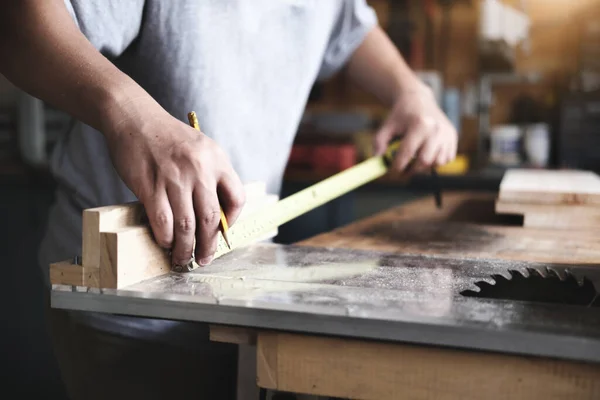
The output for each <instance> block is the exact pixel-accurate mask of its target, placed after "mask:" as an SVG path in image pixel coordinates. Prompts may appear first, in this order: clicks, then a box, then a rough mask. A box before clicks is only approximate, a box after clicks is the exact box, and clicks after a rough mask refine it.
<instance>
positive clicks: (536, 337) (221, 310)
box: [51, 247, 600, 363]
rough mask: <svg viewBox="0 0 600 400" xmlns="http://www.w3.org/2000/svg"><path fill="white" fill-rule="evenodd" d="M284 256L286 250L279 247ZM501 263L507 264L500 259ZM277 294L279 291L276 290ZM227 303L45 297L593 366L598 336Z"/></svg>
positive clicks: (125, 296)
mask: <svg viewBox="0 0 600 400" xmlns="http://www.w3.org/2000/svg"><path fill="white" fill-rule="evenodd" d="M285 251H290V250H289V249H288V248H287V247H286V250H285ZM238 254H239V253H238ZM357 254H360V252H357V251H353V252H352V256H354V255H357ZM384 256H385V255H384ZM389 257H395V258H401V259H410V256H398V255H396V256H389ZM419 257H421V258H423V256H419ZM412 258H413V259H416V258H417V256H412ZM425 258H427V257H425ZM431 258H432V259H436V258H437V261H435V262H438V263H439V261H440V260H442V261H444V260H445V261H447V262H448V263H452V262H462V261H460V260H458V261H456V260H451V259H443V258H440V257H431ZM236 262H239V261H236ZM477 262H478V263H479V265H482V263H485V262H486V261H485V260H479V259H478V260H477ZM487 262H489V263H490V265H492V264H493V265H496V264H502V263H503V262H499V261H498V260H488V261H487ZM504 264H506V265H509V263H506V262H504ZM520 264H523V265H538V266H541V265H546V264H539V263H521V262H519V263H516V264H514V263H513V264H512V265H520ZM407 269H408V268H407ZM207 276H208V275H207ZM210 276H212V275H210ZM150 281H152V280H150ZM281 283H284V282H283V281H282V282H281ZM134 286H136V285H134ZM346 288H348V289H350V290H352V289H357V288H356V287H345V288H344V290H345V289H346ZM367 289H369V290H371V289H373V290H375V291H376V290H377V288H372V287H371V288H367ZM340 290H341V289H340ZM282 291H285V290H283V289H282ZM231 299H232V300H231V301H222V300H221V301H219V299H215V297H214V296H212V297H211V296H205V295H197V294H196V295H188V294H173V293H163V292H143V291H133V289H130V288H125V289H120V290H115V289H93V288H90V289H88V288H82V287H71V286H55V287H53V290H52V293H51V302H52V307H55V308H65V309H70V310H81V311H92V312H101V313H112V314H121V315H130V316H139V317H148V318H161V319H169V320H181V321H197V322H204V323H214V324H225V325H236V326H242V327H249V328H259V329H260V328H262V329H272V330H283V331H291V332H298V333H305V334H320V335H333V336H341V337H347V338H353V339H370V340H382V341H392V342H400V343H412V344H419V345H426V346H444V347H451V348H459V349H466V350H477V351H489V352H500V353H509V354H520V355H525V356H538V357H550V358H559V359H567V360H573V361H583V362H594V363H600V335H597V333H598V328H597V326H596V325H595V324H594V326H593V327H590V328H591V330H590V331H589V332H587V333H585V334H582V331H581V327H578V328H577V329H575V327H574V328H573V330H571V329H562V328H561V329H560V330H553V329H547V330H544V329H539V328H536V329H534V330H530V329H526V326H525V327H519V326H514V327H510V325H511V324H514V321H506V323H508V324H509V325H508V326H507V328H506V329H504V328H503V329H490V327H489V326H486V324H480V323H468V324H463V323H453V322H452V321H443V320H442V321H441V322H440V321H439V320H437V319H436V318H433V319H432V318H428V316H427V315H424V316H423V317H421V316H416V317H415V316H412V315H411V316H410V317H409V318H408V319H385V318H383V317H374V318H373V317H369V318H365V317H363V316H361V315H348V314H346V315H344V314H340V313H339V311H338V310H336V309H335V307H333V308H332V307H330V306H327V307H325V306H323V307H321V306H318V305H317V306H315V305H314V304H313V303H310V302H307V303H303V304H298V305H296V304H290V307H289V308H288V305H287V304H285V306H286V308H285V309H282V308H278V307H280V304H279V303H276V302H275V303H269V304H267V303H265V302H264V300H263V299H260V298H258V299H257V300H252V301H250V302H248V301H243V302H242V301H240V300H239V299H234V298H233V297H231ZM460 299H461V301H476V302H478V304H483V305H484V306H488V305H489V307H490V309H492V310H493V309H494V307H495V306H496V305H497V304H499V303H495V302H497V300H492V299H477V300H472V299H463V298H462V297H461V298H460ZM261 302H262V303H261ZM249 303H250V304H249ZM238 304H239V305H238ZM472 304H476V303H472ZM267 306H268V307H267ZM535 307H537V306H535ZM535 307H534V309H532V310H533V312H535V313H538V312H539V311H540V310H542V308H539V309H538V308H535ZM554 307H556V312H557V313H558V315H561V314H562V315H567V316H569V315H570V317H569V318H576V319H577V320H580V321H587V320H589V321H592V320H593V321H597V320H598V314H597V313H598V309H589V308H573V307H571V306H564V305H557V306H552V310H554V309H555V308H554ZM536 310H537V311H536ZM530 311H531V310H530ZM473 312H476V310H473ZM553 312H554V311H553ZM400 313H401V311H400ZM568 321H570V319H568ZM467 322H468V321H467ZM563 325H564V324H563ZM570 326H572V325H570ZM563 328H564V327H563ZM578 329H579V330H578Z"/></svg>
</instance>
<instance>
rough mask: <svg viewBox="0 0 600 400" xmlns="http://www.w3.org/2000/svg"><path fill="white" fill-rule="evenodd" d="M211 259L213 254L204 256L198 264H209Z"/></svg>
mask: <svg viewBox="0 0 600 400" xmlns="http://www.w3.org/2000/svg"><path fill="white" fill-rule="evenodd" d="M212 259H213V256H208V257H204V258H203V259H201V260H200V261H199V262H198V264H200V265H202V266H205V265H208V264H210V262H211V261H212Z"/></svg>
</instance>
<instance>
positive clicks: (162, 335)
mask: <svg viewBox="0 0 600 400" xmlns="http://www.w3.org/2000/svg"><path fill="white" fill-rule="evenodd" d="M1 7H2V9H0V72H1V73H2V74H4V75H5V76H6V77H7V78H8V79H9V80H11V81H12V82H13V83H14V84H15V85H17V86H18V87H20V88H22V89H23V90H25V91H27V92H29V93H30V94H32V95H34V96H36V97H38V98H40V99H42V100H44V101H46V102H48V103H50V104H52V105H54V106H56V107H58V108H60V109H62V110H64V111H66V112H68V113H70V114H72V115H73V116H74V118H76V119H77V120H78V121H80V123H79V124H78V125H76V126H75V128H74V129H73V130H72V132H70V134H69V135H68V136H67V137H65V138H64V140H62V141H61V142H60V143H59V144H58V146H57V147H56V149H55V151H54V154H53V158H52V164H51V167H52V173H53V175H54V176H55V177H56V180H57V182H58V188H57V192H56V202H55V204H54V206H53V208H52V210H51V214H50V216H49V221H48V228H47V232H46V235H45V238H44V240H43V243H42V247H41V250H40V262H41V264H42V266H43V267H44V268H47V266H48V264H49V263H51V262H54V261H59V260H63V259H68V258H70V257H72V256H73V255H75V254H80V252H81V249H80V246H81V212H82V210H83V209H85V208H89V207H96V206H101V205H108V204H116V203H123V202H128V201H133V200H136V199H139V200H140V201H141V202H142V203H143V205H144V206H145V208H146V210H147V213H148V215H149V219H150V224H151V228H152V230H153V233H154V235H155V237H156V239H157V242H158V243H159V244H160V245H161V246H164V247H165V248H170V249H171V250H172V255H173V260H172V261H173V263H176V264H186V263H187V262H189V261H190V259H192V257H193V258H195V259H196V261H197V262H198V263H199V264H201V265H206V264H207V263H210V261H211V259H212V255H213V253H214V250H215V246H216V238H217V232H218V224H219V206H222V207H223V209H224V211H225V213H226V215H227V218H228V220H229V221H230V224H234V223H235V219H236V217H237V215H238V214H239V212H240V209H241V207H242V206H243V203H244V194H243V183H245V182H250V181H264V182H266V183H267V185H268V189H269V191H270V192H274V193H277V192H278V190H279V187H280V181H281V177H282V173H283V170H284V167H285V164H286V161H287V158H288V154H289V151H290V148H291V144H292V141H293V139H294V135H295V132H296V129H297V126H298V122H299V120H300V118H301V115H302V113H303V110H304V107H305V104H306V101H307V98H308V95H309V92H310V89H311V87H312V85H313V83H314V82H315V81H316V80H319V79H326V78H328V77H330V76H332V75H333V74H335V73H336V72H338V71H339V70H340V69H341V68H342V67H347V72H348V74H349V76H350V78H351V79H352V80H354V81H355V82H356V83H357V84H359V85H360V86H362V87H364V88H365V89H367V90H368V91H370V92H371V93H373V94H374V95H375V96H377V97H378V98H379V99H380V100H381V101H382V102H383V103H384V104H385V105H387V106H389V107H390V114H389V117H388V118H387V120H386V122H385V123H384V125H383V126H382V127H381V129H380V130H379V132H378V133H377V134H376V136H375V138H374V140H375V145H376V150H377V152H379V153H381V152H382V151H383V149H384V148H385V146H386V144H387V143H388V141H389V140H390V139H391V137H392V136H394V135H396V134H403V135H405V140H404V146H403V148H402V150H401V152H400V153H399V155H398V156H397V158H396V160H395V167H396V168H397V169H398V170H403V169H404V168H405V167H406V166H407V165H408V163H409V161H410V160H412V159H413V158H416V159H417V160H418V163H417V165H418V166H419V167H421V168H427V167H431V166H435V165H441V164H445V163H447V162H448V161H450V160H451V159H452V158H453V157H454V156H455V153H456V142H457V140H456V132H455V131H454V129H453V128H452V126H451V124H450V123H449V121H448V120H447V119H446V117H445V116H444V114H443V113H442V112H441V110H440V109H439V108H438V107H437V104H436V102H435V99H434V97H433V95H432V93H431V92H430V91H429V89H428V88H427V87H425V85H423V84H422V83H421V82H420V81H419V80H418V79H417V78H416V76H415V75H414V74H413V72H412V71H411V70H410V69H409V68H408V67H407V65H406V64H405V62H404V61H403V59H402V57H401V56H400V54H399V53H398V51H397V50H396V49H395V48H394V46H393V45H392V44H391V42H390V41H389V39H388V38H387V36H386V35H385V33H384V32H383V31H382V30H381V28H380V27H378V25H377V21H376V16H375V13H374V12H373V10H372V9H371V8H370V7H369V6H368V5H367V4H366V3H365V1H364V0H252V1H250V0H247V1H242V0H237V1H235V0H202V1H183V0H171V1H167V0H128V1H118V0H113V1H110V0H44V1H39V0H21V1H15V2H5V3H3V5H2V6H1ZM192 110H194V111H196V113H197V115H198V118H199V122H200V127H201V129H202V133H201V134H200V133H198V132H197V131H195V130H194V129H192V128H191V127H189V126H188V124H187V122H186V113H187V112H189V111H192ZM194 239H196V243H197V245H196V248H195V253H194V250H193V243H194ZM49 314H50V315H51V317H52V319H53V321H55V320H60V321H61V322H60V323H55V324H53V326H59V327H60V329H57V330H55V332H54V336H55V338H56V339H57V341H58V342H57V344H56V346H57V347H56V348H57V356H58V358H59V360H60V361H61V367H62V368H63V372H64V375H65V381H66V382H67V386H68V388H69V390H70V391H71V393H72V394H73V397H74V398H80V397H82V398H93V397H94V396H97V397H99V398H102V397H105V396H108V395H107V394H110V396H111V398H114V394H115V393H117V392H118V393H120V394H121V395H123V396H125V393H129V394H132V393H134V394H135V397H140V398H141V397H146V398H161V393H163V392H164V393H170V394H171V395H172V396H173V397H175V394H176V392H177V390H180V391H182V393H179V392H177V396H179V397H184V396H186V395H187V394H186V393H185V392H186V391H183V390H182V389H181V386H183V385H182V384H180V383H181V382H185V379H186V378H190V377H194V379H196V380H198V383H197V385H195V387H196V388H197V391H195V393H194V394H195V395H196V396H201V395H202V394H207V396H208V397H207V398H221V397H226V396H225V394H224V393H223V392H222V391H221V392H219V390H220V389H218V388H215V387H216V386H219V385H217V384H216V382H215V379H216V378H215V377H216V376H221V375H219V373H222V376H226V377H230V375H228V374H230V372H228V371H230V369H231V368H229V369H228V366H227V365H224V366H223V368H219V367H218V365H221V364H224V363H223V362H222V360H224V359H228V357H229V356H231V354H230V350H229V348H218V349H217V350H215V348H216V347H215V346H212V347H211V346H206V345H205V346H200V345H198V346H196V347H197V348H194V350H190V346H187V347H185V348H181V349H180V348H179V347H177V346H173V345H172V343H173V342H174V341H175V339H174V338H177V337H178V338H183V339H181V341H182V342H185V343H187V344H189V343H190V342H192V341H190V340H187V339H185V338H186V337H187V338H189V335H195V336H194V337H195V338H197V337H199V336H198V335H199V334H198V332H199V329H202V328H201V327H199V326H198V325H191V324H189V325H187V324H177V323H173V322H168V321H157V320H146V319H128V318H123V317H118V316H97V315H91V314H86V313H79V314H60V316H58V315H59V313H58V311H57V310H52V311H49ZM190 332H191V333H190ZM186 335H188V336H186ZM195 341H196V342H198V340H195ZM59 342H60V343H59ZM90 343H93V345H91V344H90ZM146 343H149V344H148V345H146ZM164 346H170V347H164ZM191 347H194V346H191ZM92 348H93V349H94V350H90V349H92ZM100 349H106V351H101V350H100ZM153 352H156V354H157V355H156V359H153V358H152V356H150V355H149V354H150V353H153ZM169 357H171V358H172V360H171V358H169ZM173 360H177V361H173ZM219 360H220V361H219ZM153 361H154V362H153ZM171 361H173V362H174V363H175V365H172V366H165V364H168V362H171ZM109 371H110V372H109ZM219 371H221V372H219ZM121 372H123V374H125V373H126V374H127V376H123V377H122V379H119V376H118V375H119V374H120V373H121ZM86 377H87V380H86ZM86 382H91V383H89V384H87V383H86ZM140 382H144V384H143V385H142V386H143V388H144V389H143V390H142V389H140V385H141V383H140ZM222 386H223V385H220V387H222ZM90 388H92V389H90ZM177 388H179V389H177ZM193 392H194V391H193ZM208 394H209V395H208ZM196 398H199V397H196Z"/></svg>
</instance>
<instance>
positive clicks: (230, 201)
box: [0, 0, 244, 265]
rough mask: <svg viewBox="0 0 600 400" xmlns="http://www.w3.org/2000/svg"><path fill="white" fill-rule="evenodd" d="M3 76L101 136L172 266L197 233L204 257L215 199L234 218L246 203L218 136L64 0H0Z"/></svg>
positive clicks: (187, 253) (208, 253)
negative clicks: (152, 88)
mask: <svg viewBox="0 0 600 400" xmlns="http://www.w3.org/2000/svg"><path fill="white" fill-rule="evenodd" d="M0 73H2V74H3V75H5V76H6V77H7V78H8V79H9V80H10V81H11V82H12V83H14V84H15V85H16V86H18V87H20V88H21V89H23V90H24V91H26V92H28V93H30V94H31V95H33V96H35V97H38V98H39V99H42V100H44V101H46V102H48V103H49V104H52V105H54V106H55V107H57V108H59V109H62V110H64V111H66V112H68V113H70V114H71V115H73V116H74V117H76V118H77V119H79V120H80V121H82V122H84V123H86V124H88V125H90V126H92V127H94V128H96V129H98V130H99V131H100V132H102V133H103V134H104V136H105V137H106V142H107V143H108V146H109V149H110V153H111V157H112V160H113V163H114V165H115V167H116V170H117V172H118V173H119V175H120V176H121V178H122V179H123V181H124V182H125V184H126V185H127V186H128V187H129V188H130V189H131V190H132V191H133V193H134V194H135V195H136V196H137V197H138V199H139V200H140V202H141V203H142V204H143V205H144V207H145V208H146V212H147V214H148V217H149V219H150V224H151V227H152V231H153V233H154V236H155V238H156V240H157V241H158V243H159V244H160V245H162V246H164V247H166V248H171V249H172V261H173V262H174V263H177V264H180V265H185V264H187V263H188V262H189V261H191V258H192V249H193V248H194V237H195V239H196V246H195V257H196V261H197V262H198V263H199V264H204V265H205V264H206V263H207V261H210V259H211V258H212V256H213V255H214V252H215V250H216V245H217V234H218V227H219V221H220V218H219V217H220V208H219V199H218V197H219V198H220V203H221V204H220V205H221V207H223V211H225V214H226V216H227V219H228V222H229V223H230V224H233V223H234V222H235V220H236V218H237V216H238V215H239V212H240V210H241V207H242V204H243V202H244V191H243V187H242V185H241V183H240V180H239V178H238V176H237V175H236V174H235V172H234V171H233V168H232V167H231V164H230V163H229V161H228V160H227V157H226V156H225V154H224V152H223V151H222V150H221V149H220V148H219V147H218V146H217V145H216V143H215V142H213V141H212V140H211V139H210V138H208V137H207V136H205V135H203V134H201V133H199V132H198V131H196V130H195V129H193V128H191V127H190V126H188V125H187V124H185V123H184V122H182V121H179V120H177V119H175V118H173V117H172V116H171V115H169V114H168V113H167V112H166V111H165V110H164V109H163V108H162V107H161V106H160V105H159V104H158V103H157V102H156V101H154V99H152V97H151V96H150V95H149V94H148V93H147V92H146V91H144V90H143V89H142V88H141V87H140V86H139V85H137V83H135V82H134V81H133V80H132V79H131V78H130V77H128V76H127V75H125V74H124V73H122V72H121V71H120V70H119V69H118V68H116V67H115V66H114V65H113V64H112V63H111V62H109V61H108V60H107V59H106V58H105V57H104V56H103V55H102V54H101V53H100V52H99V51H98V50H97V49H96V48H95V47H94V46H93V45H92V44H91V43H90V42H89V41H88V40H87V39H86V37H85V36H84V35H83V34H82V33H81V31H80V30H79V28H78V27H77V26H76V24H75V23H74V21H73V20H72V18H71V16H70V15H69V13H68V11H67V9H66V7H65V4H64V1H63V0H44V1H37V0H19V1H8V2H0ZM188 111H191V110H181V112H182V113H183V112H185V113H187V112H188ZM217 193H218V196H217Z"/></svg>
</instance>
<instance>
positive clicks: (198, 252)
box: [106, 100, 244, 265]
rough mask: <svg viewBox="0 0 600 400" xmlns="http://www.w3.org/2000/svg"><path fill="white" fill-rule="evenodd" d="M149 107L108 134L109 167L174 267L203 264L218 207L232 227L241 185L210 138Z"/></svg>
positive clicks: (210, 250) (213, 241)
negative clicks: (141, 211) (135, 201)
mask: <svg viewBox="0 0 600 400" xmlns="http://www.w3.org/2000/svg"><path fill="white" fill-rule="evenodd" d="M140 101H142V102H143V100H140ZM153 104H155V103H153V102H151V104H149V105H146V104H139V105H137V104H136V105H134V107H135V108H139V107H140V106H141V108H140V109H143V110H144V115H136V114H135V113H132V115H131V118H129V117H128V118H126V120H125V121H122V122H120V123H119V124H118V125H117V126H116V127H114V128H112V129H110V130H108V131H107V133H106V136H107V142H108V144H109V150H110V153H111V157H112V160H113V164H114V165H115V168H116V169H117V172H118V173H119V175H120V176H121V178H122V179H123V181H124V182H125V184H126V185H127V186H128V187H129V188H130V189H131V190H132V191H133V192H134V194H135V195H136V196H137V197H138V199H139V200H140V202H141V203H142V204H143V205H144V208H145V210H146V213H147V215H148V219H149V221H150V225H151V227H152V231H153V233H154V237H155V239H156V241H157V242H158V243H159V244H160V245H161V246H162V247H164V248H168V249H172V263H173V264H174V265H186V264H188V263H189V262H190V261H191V259H192V257H193V256H194V257H195V259H196V262H197V263H198V264H200V265H207V264H208V263H210V261H211V260H212V258H213V256H214V253H215V251H216V249H217V235H218V232H219V223H220V215H221V211H220V208H221V207H223V211H224V212H225V215H226V217H227V220H228V222H229V223H230V224H233V223H234V222H235V220H236V219H237V217H238V215H239V213H240V211H241V209H242V207H243V205H244V187H243V185H242V183H241V181H240V179H239V177H238V176H237V174H236V173H235V171H234V170H233V167H232V166H231V164H230V162H229V160H228V158H227V156H226V154H225V153H224V152H223V150H222V149H221V148H220V147H219V146H218V145H217V144H216V143H215V142H214V141H213V140H212V139H211V138H209V137H208V136H206V135H204V134H203V133H201V132H198V131H197V130H195V129H194V128H192V127H190V126H189V125H187V124H185V123H183V122H181V121H179V120H177V119H175V118H173V117H172V116H171V115H169V114H168V113H167V112H166V111H164V110H163V109H162V108H160V107H153V106H152V105H153ZM148 106H150V107H148ZM194 239H196V241H195V243H196V245H195V254H193V249H194Z"/></svg>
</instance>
